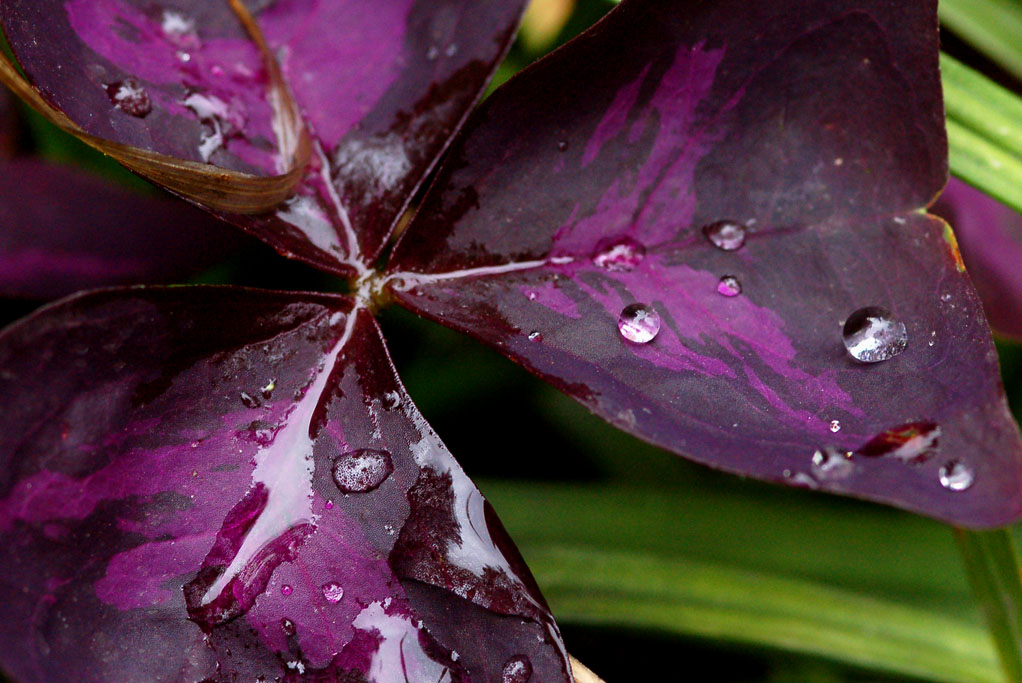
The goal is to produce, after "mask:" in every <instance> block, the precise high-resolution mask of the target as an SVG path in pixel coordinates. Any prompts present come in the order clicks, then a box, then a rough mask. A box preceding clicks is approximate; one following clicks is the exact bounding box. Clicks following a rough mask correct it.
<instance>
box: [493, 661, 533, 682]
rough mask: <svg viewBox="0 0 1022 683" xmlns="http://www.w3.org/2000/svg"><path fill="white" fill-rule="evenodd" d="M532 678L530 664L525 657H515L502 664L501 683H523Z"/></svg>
mask: <svg viewBox="0 0 1022 683" xmlns="http://www.w3.org/2000/svg"><path fill="white" fill-rule="evenodd" d="M530 678H532V662H531V661H530V660H529V658H528V657H527V656H526V655H515V656H514V657H512V658H511V659H509V660H507V661H506V662H504V671H503V673H502V675H501V681H502V683H525V682H526V681H528V680H529V679H530Z"/></svg>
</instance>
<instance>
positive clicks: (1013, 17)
mask: <svg viewBox="0 0 1022 683" xmlns="http://www.w3.org/2000/svg"><path fill="white" fill-rule="evenodd" d="M938 11H939V12H940V21H941V23H942V24H944V26H946V27H947V28H949V29H951V31H952V32H953V33H955V34H957V35H958V36H959V37H961V38H962V39H963V40H965V41H966V42H967V43H969V44H970V45H972V46H973V47H975V48H977V49H978V50H979V51H980V52H982V53H983V54H985V55H987V56H988V57H990V58H991V59H992V60H994V61H995V62H997V63H998V64H999V65H1000V66H1001V67H1003V68H1004V69H1005V70H1006V71H1008V72H1010V73H1011V74H1013V75H1014V76H1015V77H1016V78H1019V79H1022V4H1020V3H1019V2H1018V0H941V2H940V5H939V8H938Z"/></svg>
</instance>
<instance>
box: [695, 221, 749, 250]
mask: <svg viewBox="0 0 1022 683" xmlns="http://www.w3.org/2000/svg"><path fill="white" fill-rule="evenodd" d="M745 232H746V230H745V226H744V225H742V224H741V223H736V222H735V221H717V222H716V223H710V224H709V225H707V226H704V227H703V234H704V235H706V239H708V240H710V243H711V244H713V246H715V247H717V248H718V249H723V250H724V251H735V250H736V249H741V248H742V245H744V244H745Z"/></svg>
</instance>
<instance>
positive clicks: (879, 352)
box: [843, 306, 908, 363]
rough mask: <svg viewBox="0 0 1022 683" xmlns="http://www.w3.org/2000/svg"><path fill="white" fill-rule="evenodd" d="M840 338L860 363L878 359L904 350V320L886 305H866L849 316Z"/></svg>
mask: <svg viewBox="0 0 1022 683" xmlns="http://www.w3.org/2000/svg"><path fill="white" fill-rule="evenodd" d="M843 340H844V343H845V348H846V349H848V353H849V354H851V356H852V358H855V359H856V360H859V361H862V362H863V363H878V362H880V361H884V360H888V359H890V358H894V357H895V356H897V355H898V354H899V353H901V352H902V351H904V350H905V347H906V346H908V332H907V331H906V330H905V323H903V322H901V321H900V320H898V319H897V318H895V317H894V316H893V315H892V314H891V312H890V311H888V310H887V309H886V308H880V307H879V306H867V307H866V308H860V309H859V310H857V311H855V312H854V313H852V314H851V315H850V316H848V320H846V321H845V325H844V331H843Z"/></svg>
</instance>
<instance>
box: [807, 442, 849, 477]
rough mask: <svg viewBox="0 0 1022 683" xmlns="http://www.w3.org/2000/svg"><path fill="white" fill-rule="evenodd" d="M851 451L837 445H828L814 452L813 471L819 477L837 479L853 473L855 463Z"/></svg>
mask: <svg viewBox="0 0 1022 683" xmlns="http://www.w3.org/2000/svg"><path fill="white" fill-rule="evenodd" d="M851 455H852V454H851V453H849V452H848V451H843V450H841V449H840V448H836V447H835V446H827V447H826V448H821V449H820V450H818V451H816V452H815V453H813V462H812V468H811V469H812V472H813V474H814V475H815V476H816V478H817V479H821V480H826V481H836V480H838V479H844V478H846V477H847V476H848V475H850V474H851V473H852V471H853V470H854V469H855V465H854V464H853V463H852V461H851V460H849V458H850V457H851Z"/></svg>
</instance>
